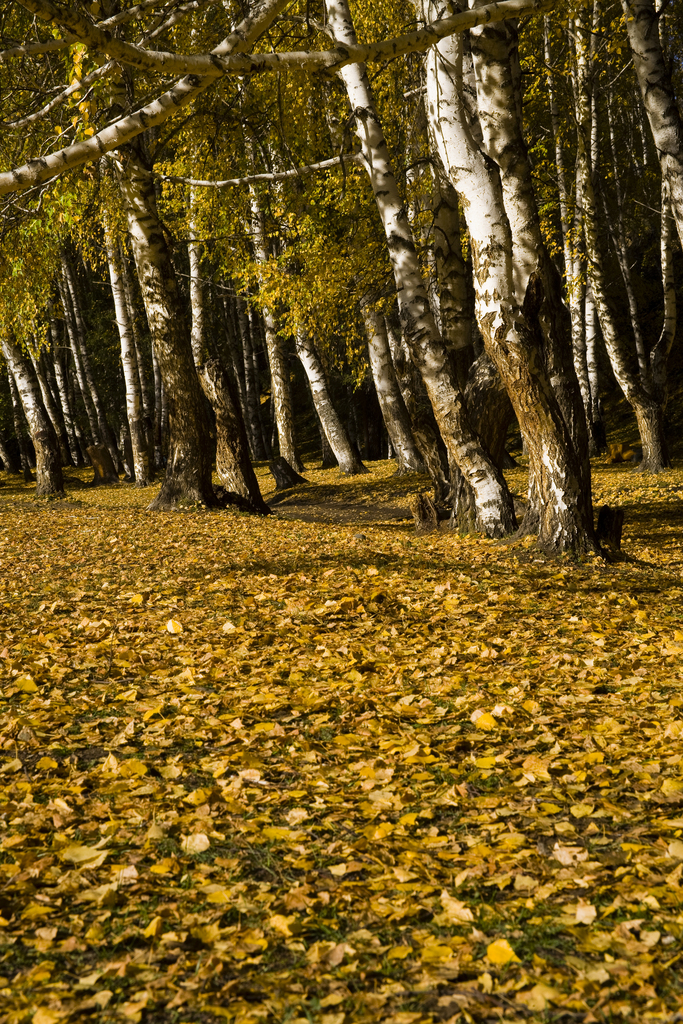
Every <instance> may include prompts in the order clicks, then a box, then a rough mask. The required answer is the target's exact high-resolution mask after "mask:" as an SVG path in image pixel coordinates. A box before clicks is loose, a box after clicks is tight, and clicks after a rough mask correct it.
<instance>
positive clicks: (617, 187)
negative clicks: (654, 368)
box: [593, 90, 652, 391]
mask: <svg viewBox="0 0 683 1024" xmlns="http://www.w3.org/2000/svg"><path fill="white" fill-rule="evenodd" d="M594 92H595V90H594ZM607 124H608V127H609V139H610V151H611V156H612V170H613V171H614V194H615V197H616V202H617V223H616V225H614V224H613V223H612V218H611V216H610V213H609V207H608V205H607V201H606V199H605V198H604V191H603V200H604V204H605V217H606V218H607V223H608V226H609V230H610V234H611V236H612V241H613V242H614V247H615V249H616V253H617V261H618V263H619V269H620V271H621V276H622V279H623V281H624V288H625V289H626V298H627V301H628V310H629V314H630V317H631V327H632V329H633V337H634V339H635V343H636V355H637V356H638V370H639V372H640V380H641V382H642V385H643V387H644V388H645V389H646V390H647V391H651V390H652V378H651V376H650V363H649V359H648V353H647V350H646V347H645V338H644V336H643V331H642V328H641V326H640V316H639V313H638V303H637V302H636V296H635V292H634V290H633V279H632V277H631V265H630V263H629V259H628V245H627V243H626V226H625V224H624V192H623V189H622V187H621V172H620V168H619V160H618V158H617V139H616V130H615V126H614V114H613V111H612V91H611V90H610V91H609V92H608V94H607ZM595 170H596V168H595V164H593V175H594V176H595Z"/></svg>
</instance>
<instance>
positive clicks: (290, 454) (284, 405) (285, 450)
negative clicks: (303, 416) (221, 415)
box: [251, 189, 304, 473]
mask: <svg viewBox="0 0 683 1024" xmlns="http://www.w3.org/2000/svg"><path fill="white" fill-rule="evenodd" d="M251 225H252V243H253V246H254V255H255V257H256V262H257V263H259V264H262V265H263V264H265V262H266V260H267V258H268V253H267V249H266V237H265V223H264V216H263V212H262V210H261V208H260V206H259V202H258V198H257V195H256V192H255V191H254V190H253V189H252V190H251ZM261 312H262V314H263V326H264V329H265V336H266V348H267V350H268V362H269V363H270V380H271V394H272V397H273V404H274V409H275V422H276V424H277V436H278V441H279V445H280V455H281V456H282V457H283V458H284V459H286V460H287V462H288V463H289V465H290V466H291V467H292V469H293V470H294V471H295V472H296V473H303V471H304V464H303V462H302V461H301V456H300V455H299V452H298V449H297V446H296V438H295V436H294V414H293V411H292V389H291V387H290V384H289V364H288V359H287V352H286V351H285V346H284V343H283V339H282V338H281V337H280V336H279V334H278V333H277V327H276V324H275V319H274V317H273V314H272V312H271V310H270V309H268V307H264V308H263V309H262V311H261Z"/></svg>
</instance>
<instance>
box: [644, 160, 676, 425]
mask: <svg viewBox="0 0 683 1024" xmlns="http://www.w3.org/2000/svg"><path fill="white" fill-rule="evenodd" d="M674 228H675V224H674V219H673V216H672V213H671V203H670V202H669V189H668V183H667V181H666V180H665V179H664V178H662V213H661V228H660V244H659V253H660V259H661V266H662V290H663V292H664V322H663V323H662V331H661V334H660V335H659V339H658V341H657V344H656V345H655V346H654V348H653V349H652V351H651V352H650V365H651V367H652V383H653V387H654V389H655V396H656V398H657V400H658V401H659V402H661V404H662V407H665V406H666V402H667V399H668V381H667V372H666V364H667V360H668V358H669V353H670V352H671V347H672V345H673V343H674V338H675V337H676V280H675V277H674V260H673V252H672V246H673V240H674Z"/></svg>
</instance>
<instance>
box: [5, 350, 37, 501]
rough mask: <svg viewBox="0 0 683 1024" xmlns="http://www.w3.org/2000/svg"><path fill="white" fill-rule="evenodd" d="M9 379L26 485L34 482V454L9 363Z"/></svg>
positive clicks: (16, 435)
mask: <svg viewBox="0 0 683 1024" xmlns="http://www.w3.org/2000/svg"><path fill="white" fill-rule="evenodd" d="M7 379H8V381H9V391H10V398H11V400H12V420H13V422H14V436H15V437H16V439H17V444H18V445H19V459H20V463H21V472H22V475H23V477H24V483H27V484H28V483H31V482H32V481H33V473H32V472H31V466H32V465H33V464H34V459H33V452H32V451H31V442H30V440H29V434H28V429H27V425H26V417H25V416H24V410H23V409H22V407H21V399H20V398H19V389H18V388H17V384H16V381H15V379H14V374H13V373H12V369H11V367H10V365H9V363H8V364H7Z"/></svg>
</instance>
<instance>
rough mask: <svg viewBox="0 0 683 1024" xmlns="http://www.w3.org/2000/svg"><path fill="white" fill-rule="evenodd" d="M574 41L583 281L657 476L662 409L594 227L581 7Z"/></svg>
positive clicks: (647, 463) (646, 459)
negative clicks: (621, 326) (622, 316)
mask: <svg viewBox="0 0 683 1024" xmlns="http://www.w3.org/2000/svg"><path fill="white" fill-rule="evenodd" d="M574 25H575V38H576V78H577V83H576V98H577V112H576V114H577V116H576V122H577V161H578V167H579V173H580V176H581V194H582V196H583V206H584V238H585V241H586V255H587V257H588V277H589V280H590V284H591V289H592V291H593V298H594V300H595V308H596V309H597V313H598V318H599V320H600V328H601V330H602V336H603V338H604V341H605V347H606V348H607V354H608V355H609V358H610V362H611V364H612V369H613V370H614V376H615V377H616V379H617V383H618V384H619V387H620V388H621V390H622V392H623V394H624V397H625V398H626V401H627V402H628V403H629V405H630V406H631V407H632V409H633V411H634V413H635V416H636V420H637V423H638V431H639V433H640V440H641V443H642V446H643V461H642V463H641V469H643V470H644V471H648V472H651V473H658V472H660V471H661V470H662V469H664V468H665V467H666V466H668V465H669V458H668V453H667V449H666V441H665V438H664V417H663V414H662V407H661V404H660V403H659V402H657V401H656V399H655V398H653V397H652V395H650V394H649V393H648V392H647V391H646V390H645V388H644V387H643V385H642V383H641V381H640V378H639V377H638V376H636V374H634V373H633V372H632V371H631V369H630V366H629V354H628V351H627V349H626V345H625V343H624V340H623V337H622V335H621V334H620V332H619V330H618V328H617V326H616V324H615V321H614V316H613V314H612V310H611V308H610V305H609V300H608V286H607V280H606V275H605V269H604V258H603V250H602V240H601V238H600V232H599V224H598V209H597V201H596V196H595V188H594V186H593V175H592V168H591V160H590V152H591V82H590V73H589V68H588V28H587V25H586V14H585V11H584V10H583V9H581V8H579V9H578V10H577V15H576V17H575V19H574Z"/></svg>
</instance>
